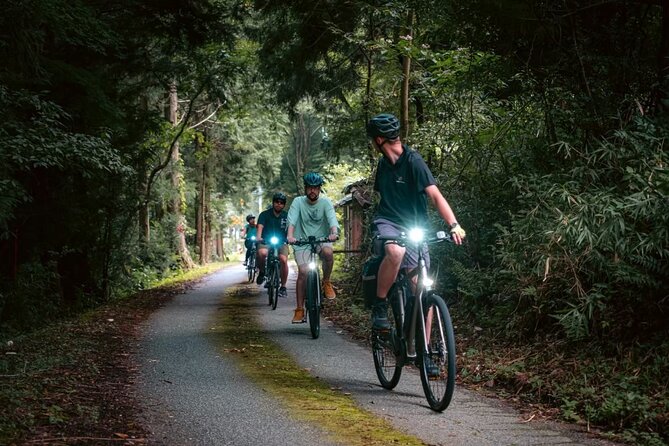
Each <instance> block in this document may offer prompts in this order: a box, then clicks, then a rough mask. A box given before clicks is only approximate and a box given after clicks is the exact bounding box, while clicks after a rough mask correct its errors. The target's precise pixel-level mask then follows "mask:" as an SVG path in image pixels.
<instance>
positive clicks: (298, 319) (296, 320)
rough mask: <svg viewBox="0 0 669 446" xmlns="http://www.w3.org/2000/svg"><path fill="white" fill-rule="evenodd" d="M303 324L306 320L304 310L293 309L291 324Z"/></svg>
mask: <svg viewBox="0 0 669 446" xmlns="http://www.w3.org/2000/svg"><path fill="white" fill-rule="evenodd" d="M304 322H306V319H305V318H304V308H295V315H294V316H293V324H303V323H304Z"/></svg>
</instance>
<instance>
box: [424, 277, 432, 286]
mask: <svg viewBox="0 0 669 446" xmlns="http://www.w3.org/2000/svg"><path fill="white" fill-rule="evenodd" d="M423 285H425V287H431V286H432V285H434V280H432V279H430V278H429V277H426V278H424V279H423Z"/></svg>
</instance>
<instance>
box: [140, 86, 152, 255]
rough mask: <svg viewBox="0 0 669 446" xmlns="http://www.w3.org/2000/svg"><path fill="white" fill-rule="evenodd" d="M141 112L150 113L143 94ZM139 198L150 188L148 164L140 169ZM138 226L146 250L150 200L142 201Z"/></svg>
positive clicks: (149, 236) (141, 242) (149, 227)
mask: <svg viewBox="0 0 669 446" xmlns="http://www.w3.org/2000/svg"><path fill="white" fill-rule="evenodd" d="M140 104H141V110H142V112H143V113H145V114H148V111H149V98H148V97H147V95H145V94H143V95H141V97H140ZM138 175H139V191H138V192H139V196H140V197H146V195H147V189H148V187H149V172H148V168H147V166H146V164H144V163H143V164H142V166H141V167H140V168H139V172H138ZM137 219H138V224H139V244H140V246H142V247H144V248H146V247H148V246H149V242H150V241H151V222H150V220H149V200H145V199H142V200H140V204H139V212H138V215H137Z"/></svg>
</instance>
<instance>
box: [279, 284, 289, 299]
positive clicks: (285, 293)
mask: <svg viewBox="0 0 669 446" xmlns="http://www.w3.org/2000/svg"><path fill="white" fill-rule="evenodd" d="M279 297H281V298H284V299H285V298H286V297H288V290H287V289H286V287H285V286H282V287H281V288H279Z"/></svg>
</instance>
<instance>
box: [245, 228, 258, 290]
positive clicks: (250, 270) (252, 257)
mask: <svg viewBox="0 0 669 446" xmlns="http://www.w3.org/2000/svg"><path fill="white" fill-rule="evenodd" d="M256 249H257V248H256V238H255V236H253V237H251V247H250V248H249V251H250V253H249V259H248V260H247V261H246V271H247V274H248V278H249V282H253V280H254V279H255V278H256Z"/></svg>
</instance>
